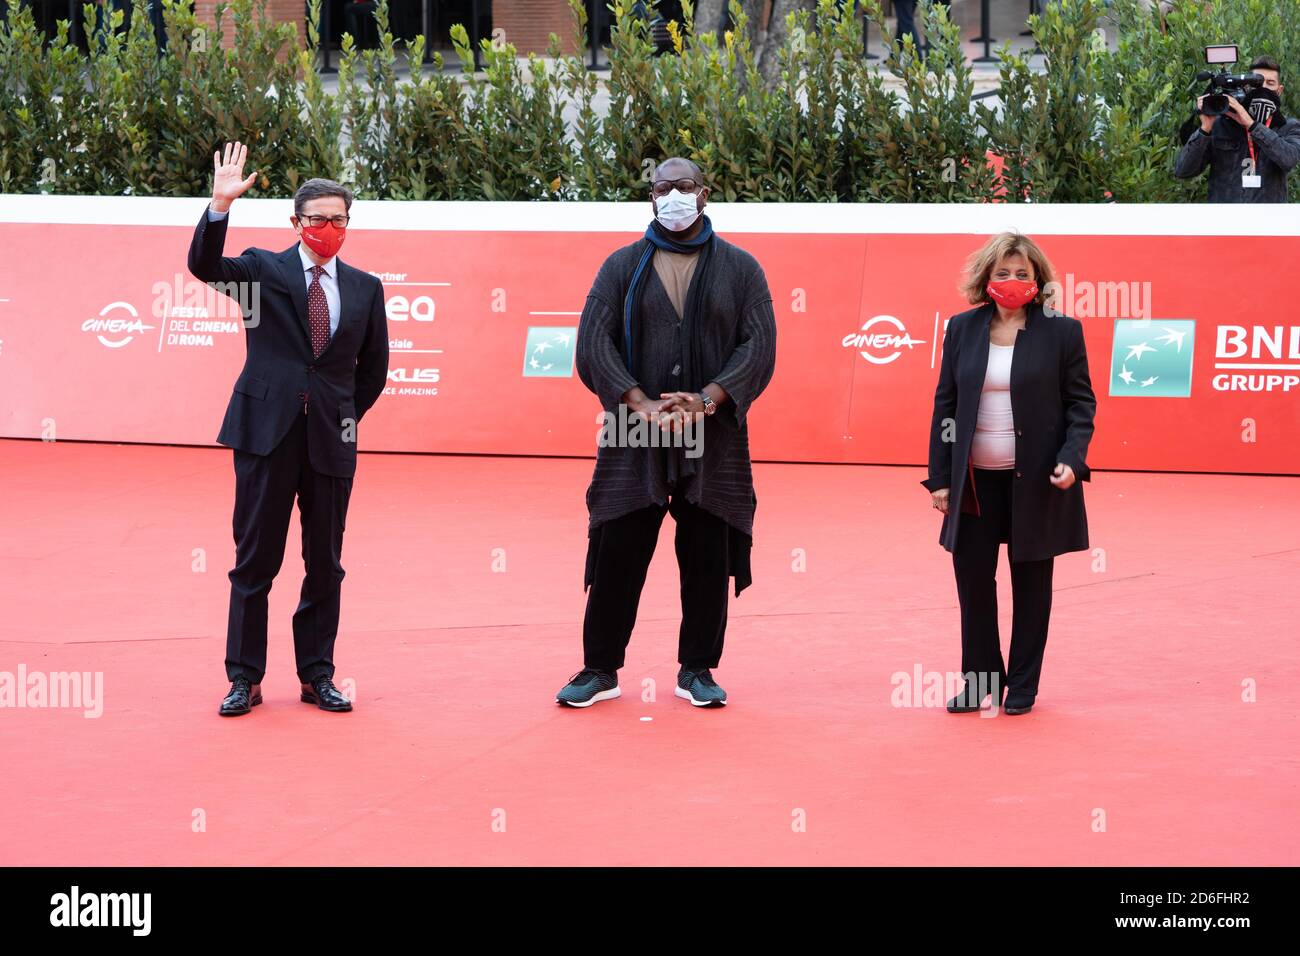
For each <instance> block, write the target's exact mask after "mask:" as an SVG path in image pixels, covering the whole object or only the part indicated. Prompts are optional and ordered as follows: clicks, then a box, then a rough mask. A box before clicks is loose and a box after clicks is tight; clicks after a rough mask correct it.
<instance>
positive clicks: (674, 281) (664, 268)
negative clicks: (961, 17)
mask: <svg viewBox="0 0 1300 956" xmlns="http://www.w3.org/2000/svg"><path fill="white" fill-rule="evenodd" d="M699 258H700V257H699V254H698V253H687V252H667V251H666V250H664V249H656V250H655V254H654V265H655V273H656V274H658V276H659V281H660V282H662V283H663V287H664V291H665V292H667V293H668V300H669V301H670V302H672V304H673V308H674V309H676V310H677V320H678V321H679V322H680V321H681V320H682V319H683V318H685V316H686V290H688V289H689V288H690V287H691V276H693V275H695V263H696V262H697V261H699Z"/></svg>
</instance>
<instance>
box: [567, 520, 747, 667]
mask: <svg viewBox="0 0 1300 956" xmlns="http://www.w3.org/2000/svg"><path fill="white" fill-rule="evenodd" d="M669 512H671V513H672V516H673V520H674V521H676V522H677V536H676V542H675V545H676V551H677V567H678V570H679V572H680V574H681V585H682V588H681V590H682V626H681V630H680V632H679V633H678V637H677V660H678V663H680V664H682V665H683V666H686V667H691V668H706V667H717V666H718V662H719V661H720V660H721V659H722V640H723V636H724V634H725V633H726V630H727V580H728V568H729V566H730V565H729V557H728V552H729V547H730V538H731V533H730V529H729V527H728V525H727V523H726V522H725V521H723V520H722V519H721V518H719V517H717V516H716V515H712V514H710V513H709V512H707V511H705V510H704V509H702V508H698V507H696V506H695V505H693V504H691V503H690V502H689V501H687V500H686V499H685V498H682V497H677V496H675V495H673V496H670V497H669V499H668V505H667V507H664V506H662V505H652V506H651V507H649V508H642V509H641V510H639V511H634V512H632V513H631V514H626V515H623V516H622V517H621V518H615V519H613V520H612V521H607V522H605V523H604V524H602V525H600V526H599V527H598V528H597V529H595V531H593V532H592V538H591V542H590V548H591V551H592V553H590V554H589V555H588V571H589V574H590V588H589V589H588V591H587V614H586V618H585V619H584V620H583V624H582V648H583V664H584V666H586V667H596V668H600V669H601V670H609V671H613V670H618V669H619V668H620V667H622V666H623V662H624V656H625V654H626V652H627V645H628V641H629V640H630V639H631V637H632V628H633V626H634V625H635V624H636V612H637V606H638V605H639V604H640V602H641V589H642V588H643V587H644V586H645V576H646V572H647V571H648V570H649V568H650V559H651V558H652V557H653V556H654V553H655V545H656V544H657V543H658V541H659V527H660V525H662V524H663V520H664V515H665V514H667V513H669Z"/></svg>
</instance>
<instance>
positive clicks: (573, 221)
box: [0, 194, 1300, 236]
mask: <svg viewBox="0 0 1300 956" xmlns="http://www.w3.org/2000/svg"><path fill="white" fill-rule="evenodd" d="M206 205H207V199H206V198H180V199H176V198H159V197H145V196H138V197H137V196H28V195H13V194H0V223H6V222H7V223H55V224H86V225H130V226H193V225H194V224H195V223H196V222H198V218H199V214H200V212H201V211H202V210H203V208H204V207H205V206H206ZM292 212H293V204H292V201H291V200H288V199H241V200H239V201H237V202H236V203H235V205H234V207H233V208H232V210H231V215H232V216H233V219H232V222H233V223H236V224H238V225H241V226H254V227H277V226H284V227H286V228H287V227H288V217H289V216H290V215H291V214H292ZM352 216H353V220H352V226H351V228H353V229H404V230H413V231H462V232H475V231H487V232H628V233H639V232H642V231H644V229H645V227H646V225H647V223H648V222H649V219H650V209H649V203H648V202H625V203H612V202H590V203H586V202H582V203H580V202H571V203H553V202H496V203H492V202H400V201H387V200H385V201H380V200H358V201H357V202H355V203H353V207H352ZM709 217H710V218H711V219H712V220H713V224H714V226H715V228H717V229H718V230H719V231H721V232H737V233H825V234H854V233H859V234H867V235H870V234H908V233H919V234H939V235H943V234H958V235H960V234H965V235H988V234H990V233H994V232H1000V231H1002V230H1004V229H1019V230H1020V231H1022V232H1026V233H1030V234H1038V235H1142V236H1300V209H1297V207H1295V206H1290V205H1287V204H1284V203H1279V204H1261V205H1250V206H1225V205H1214V206H1211V205H1207V204H1201V203H1160V204H1154V203H1153V204H1145V205H1139V204H1134V205H1129V204H1120V203H1094V204H1077V205H1076V204H1029V203H1026V204H1011V203H982V204H961V203H942V204H940V203H916V204H907V203H872V204H868V203H723V202H718V203H710V204H709Z"/></svg>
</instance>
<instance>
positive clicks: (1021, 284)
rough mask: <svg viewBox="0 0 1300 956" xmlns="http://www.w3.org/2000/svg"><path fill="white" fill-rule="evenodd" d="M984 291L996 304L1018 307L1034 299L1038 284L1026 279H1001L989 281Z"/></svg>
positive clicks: (1010, 307) (1012, 307) (1011, 307)
mask: <svg viewBox="0 0 1300 956" xmlns="http://www.w3.org/2000/svg"><path fill="white" fill-rule="evenodd" d="M984 291H986V292H987V293H988V294H989V298H991V299H992V300H993V301H994V302H996V303H997V304H998V305H1002V306H1006V307H1007V308H1008V309H1018V308H1020V307H1021V306H1023V305H1028V304H1029V303H1030V302H1033V301H1034V296H1036V295H1038V284H1037V283H1036V282H1031V281H1029V280H1028V279H1002V280H1000V281H998V282H990V283H989V284H988V285H986V286H985V287H984Z"/></svg>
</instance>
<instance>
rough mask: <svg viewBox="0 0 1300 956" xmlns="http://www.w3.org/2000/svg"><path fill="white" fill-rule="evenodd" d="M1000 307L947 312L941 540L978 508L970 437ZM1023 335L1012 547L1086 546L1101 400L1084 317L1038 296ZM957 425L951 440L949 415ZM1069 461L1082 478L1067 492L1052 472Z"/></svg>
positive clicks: (1016, 384)
mask: <svg viewBox="0 0 1300 956" xmlns="http://www.w3.org/2000/svg"><path fill="white" fill-rule="evenodd" d="M995 308H996V307H995V306H993V305H991V304H990V305H983V306H980V307H979V308H975V309H971V310H970V311H968V312H962V313H961V314H960V315H955V316H953V317H952V318H951V319H949V320H948V331H947V332H946V333H945V335H944V339H943V361H942V363H941V364H940V368H939V384H938V386H937V387H936V388H935V392H934V417H933V419H932V420H931V423H930V469H929V470H930V475H929V477H928V478H927V479H926V480H925V481H923V482H921V484H923V485H925V487H926V488H928V489H929V490H930V491H938V490H939V489H941V488H949V489H951V491H950V498H949V501H950V503H949V507H948V514H947V515H945V516H944V519H943V527H942V528H941V529H940V532H939V543H940V544H942V545H943V546H944V547H945V548H947V549H948V550H949V551H952V550H953V549H954V548H955V547H956V544H957V533H958V530H959V528H960V526H961V516H962V513H963V512H965V513H968V514H969V513H976V514H978V507H979V503H978V501H976V498H975V492H974V487H973V486H974V482H973V481H972V480H971V479H972V477H973V475H972V466H971V464H970V448H971V440H972V439H973V438H974V437H975V418H976V415H977V413H978V412H979V405H980V392H981V391H982V390H983V387H984V376H985V372H986V371H987V367H988V357H989V326H990V324H991V323H992V321H993V315H994V312H995ZM1027 313H1028V315H1027V318H1026V321H1025V328H1024V329H1023V330H1021V331H1020V332H1019V333H1017V337H1016V350H1015V352H1014V354H1013V357H1012V361H1011V411H1012V416H1013V417H1014V419H1015V427H1016V464H1015V474H1014V478H1013V482H1014V484H1013V493H1012V514H1011V528H1012V531H1011V542H1010V554H1011V556H1012V558H1013V560H1016V561H1037V560H1041V559H1043V558H1049V557H1054V556H1055V555H1058V554H1064V553H1066V552H1068V551H1084V550H1087V548H1088V516H1087V514H1086V513H1085V511H1084V507H1083V484H1082V483H1083V482H1085V481H1087V480H1089V477H1090V473H1089V470H1088V464H1087V457H1088V442H1089V441H1091V440H1092V431H1093V416H1094V414H1095V413H1096V410H1097V399H1096V397H1095V396H1094V395H1093V392H1092V383H1091V381H1090V379H1089V376H1088V355H1087V352H1086V351H1085V349H1084V344H1083V326H1082V325H1081V324H1080V323H1079V321H1078V319H1072V318H1069V317H1068V316H1061V315H1050V314H1047V313H1045V312H1044V311H1043V307H1042V306H1041V305H1037V304H1031V305H1030V306H1029V307H1028V309H1027ZM948 420H951V421H953V422H954V423H955V427H954V428H952V429H951V430H950V432H949V434H950V436H952V437H950V439H949V440H948V441H945V440H944V432H945V422H946V421H948ZM1058 462H1060V463H1062V464H1066V465H1069V466H1070V467H1071V468H1073V469H1074V474H1075V477H1076V478H1077V479H1078V480H1077V481H1076V482H1075V483H1074V484H1073V485H1071V486H1070V487H1069V488H1068V489H1066V490H1064V491H1062V490H1061V489H1059V488H1057V487H1056V486H1055V485H1053V484H1052V483H1051V482H1050V481H1049V480H1048V479H1049V478H1050V476H1051V474H1052V470H1053V469H1054V468H1055V467H1056V464H1057V463H1058Z"/></svg>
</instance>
